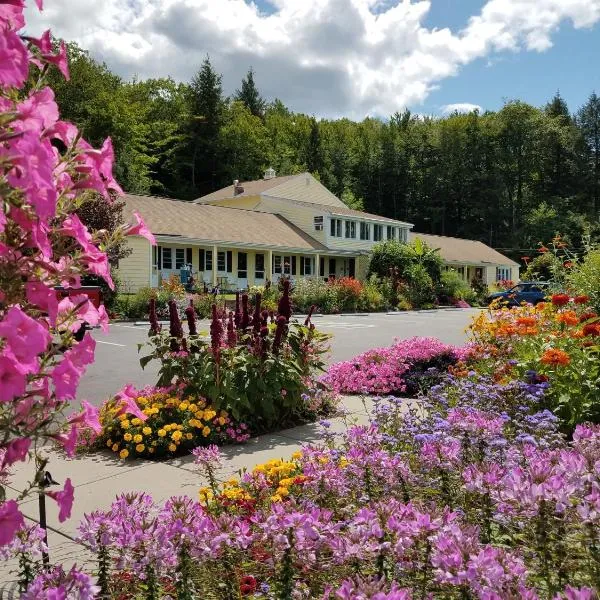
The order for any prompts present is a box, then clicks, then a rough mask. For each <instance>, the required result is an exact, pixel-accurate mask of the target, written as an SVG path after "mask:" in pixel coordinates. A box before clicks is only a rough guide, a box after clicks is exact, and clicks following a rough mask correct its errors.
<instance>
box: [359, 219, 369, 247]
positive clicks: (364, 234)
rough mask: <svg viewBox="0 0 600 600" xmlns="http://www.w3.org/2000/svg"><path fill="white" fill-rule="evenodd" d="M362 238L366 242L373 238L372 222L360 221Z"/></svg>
mask: <svg viewBox="0 0 600 600" xmlns="http://www.w3.org/2000/svg"><path fill="white" fill-rule="evenodd" d="M360 239H361V240H363V241H366V242H368V241H370V240H371V224H370V223H367V222H366V221H361V222H360Z"/></svg>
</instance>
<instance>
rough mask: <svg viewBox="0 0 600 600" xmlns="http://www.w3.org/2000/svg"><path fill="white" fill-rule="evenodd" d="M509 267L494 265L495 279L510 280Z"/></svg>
mask: <svg viewBox="0 0 600 600" xmlns="http://www.w3.org/2000/svg"><path fill="white" fill-rule="evenodd" d="M510 271H511V270H510V267H496V281H510V279H511V272H510Z"/></svg>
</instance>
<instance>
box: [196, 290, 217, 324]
mask: <svg viewBox="0 0 600 600" xmlns="http://www.w3.org/2000/svg"><path fill="white" fill-rule="evenodd" d="M191 300H192V301H193V302H194V308H195V309H196V314H197V315H198V316H199V317H200V318H201V319H208V318H209V317H210V315H211V311H212V305H213V304H214V302H215V297H214V296H213V295H212V294H194V295H193V296H192V297H191Z"/></svg>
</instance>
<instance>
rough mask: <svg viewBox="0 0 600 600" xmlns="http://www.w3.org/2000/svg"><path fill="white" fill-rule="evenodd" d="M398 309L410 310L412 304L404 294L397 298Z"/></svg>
mask: <svg viewBox="0 0 600 600" xmlns="http://www.w3.org/2000/svg"><path fill="white" fill-rule="evenodd" d="M396 308H397V309H398V310H412V308H413V307H412V305H411V303H410V302H409V300H408V298H407V297H406V296H404V295H401V296H400V298H399V299H398V304H397V305H396Z"/></svg>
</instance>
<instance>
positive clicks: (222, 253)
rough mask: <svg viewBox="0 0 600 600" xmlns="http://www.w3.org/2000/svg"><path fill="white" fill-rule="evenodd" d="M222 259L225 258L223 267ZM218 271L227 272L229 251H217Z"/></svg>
mask: <svg viewBox="0 0 600 600" xmlns="http://www.w3.org/2000/svg"><path fill="white" fill-rule="evenodd" d="M221 259H223V268H222V269H221ZM217 271H218V272H219V273H225V272H227V252H225V250H219V251H218V252H217Z"/></svg>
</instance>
